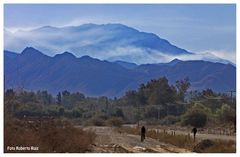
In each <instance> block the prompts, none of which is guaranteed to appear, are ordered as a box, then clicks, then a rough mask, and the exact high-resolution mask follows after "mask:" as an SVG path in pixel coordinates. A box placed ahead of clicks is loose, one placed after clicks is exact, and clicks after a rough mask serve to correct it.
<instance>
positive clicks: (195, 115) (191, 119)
mask: <svg viewBox="0 0 240 157" xmlns="http://www.w3.org/2000/svg"><path fill="white" fill-rule="evenodd" d="M206 123H207V115H206V114H205V113H204V112H198V111H193V112H187V113H186V114H185V115H184V116H183V119H182V125H191V126H194V127H204V126H205V125H206Z"/></svg>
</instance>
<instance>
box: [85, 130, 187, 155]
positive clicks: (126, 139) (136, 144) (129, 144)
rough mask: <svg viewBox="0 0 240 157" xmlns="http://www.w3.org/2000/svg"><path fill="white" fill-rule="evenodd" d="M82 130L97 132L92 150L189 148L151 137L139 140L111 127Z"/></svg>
mask: <svg viewBox="0 0 240 157" xmlns="http://www.w3.org/2000/svg"><path fill="white" fill-rule="evenodd" d="M83 129H84V130H92V131H95V133H96V134H97V138H96V141H95V145H94V146H93V148H92V152H110V153H111V152H112V153H117V152H118V153H119V152H120V153H141V152H149V153H170V152H171V153H187V152H190V151H189V150H186V149H183V148H178V147H176V146H173V145H171V144H166V143H161V142H159V141H157V140H155V139H152V138H146V140H145V141H144V142H141V141H140V136H138V135H132V134H126V133H119V132H117V131H115V129H114V128H112V127H85V128H83Z"/></svg>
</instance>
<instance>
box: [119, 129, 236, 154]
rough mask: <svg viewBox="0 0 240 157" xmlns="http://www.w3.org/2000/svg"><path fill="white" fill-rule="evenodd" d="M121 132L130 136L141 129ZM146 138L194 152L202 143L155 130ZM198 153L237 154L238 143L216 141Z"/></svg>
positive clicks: (137, 133) (120, 130)
mask: <svg viewBox="0 0 240 157" xmlns="http://www.w3.org/2000/svg"><path fill="white" fill-rule="evenodd" d="M118 131H119V132H122V133H123V132H126V133H129V134H135V135H139V134H140V128H130V127H122V128H119V129H118ZM146 137H150V138H153V139H157V140H159V141H161V142H164V143H169V144H172V145H175V146H177V147H180V148H185V149H188V150H192V151H194V149H193V148H194V146H196V145H197V144H198V142H200V141H196V142H194V140H193V138H191V137H190V136H189V135H179V134H178V135H177V134H173V133H167V132H163V131H162V132H157V131H155V130H148V131H147V134H146ZM196 152H198V153H235V152H236V142H234V141H223V140H214V141H213V145H212V146H210V147H207V148H206V149H204V150H201V151H196Z"/></svg>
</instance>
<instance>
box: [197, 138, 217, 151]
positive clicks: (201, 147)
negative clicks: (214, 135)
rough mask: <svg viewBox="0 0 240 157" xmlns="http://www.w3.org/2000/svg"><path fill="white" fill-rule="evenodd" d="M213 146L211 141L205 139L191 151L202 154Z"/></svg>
mask: <svg viewBox="0 0 240 157" xmlns="http://www.w3.org/2000/svg"><path fill="white" fill-rule="evenodd" d="M213 145H214V142H213V141H212V140H209V139H206V140H202V141H201V142H199V143H198V144H197V145H196V146H194V147H193V151H194V152H197V153H201V152H203V151H204V150H205V149H207V148H209V147H211V146H213Z"/></svg>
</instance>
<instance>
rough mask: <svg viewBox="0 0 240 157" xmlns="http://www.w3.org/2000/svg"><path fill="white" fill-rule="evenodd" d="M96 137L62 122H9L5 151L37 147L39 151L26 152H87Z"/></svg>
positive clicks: (5, 135)
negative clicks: (10, 148) (15, 148)
mask: <svg viewBox="0 0 240 157" xmlns="http://www.w3.org/2000/svg"><path fill="white" fill-rule="evenodd" d="M95 137H96V135H95V133H93V132H88V131H83V130H82V129H80V128H75V127H73V126H72V124H71V123H69V122H67V121H62V120H54V119H50V118H47V119H41V118H35V119H30V120H29V119H27V118H26V119H23V120H16V119H15V120H7V121H6V122H5V124H4V151H5V152H19V151H9V150H7V146H13V147H14V146H36V147H39V150H38V151H25V152H44V153H47V152H78V153H79V152H86V151H88V150H89V146H90V144H92V143H93V142H94V139H95ZM21 152H24V151H21Z"/></svg>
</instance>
